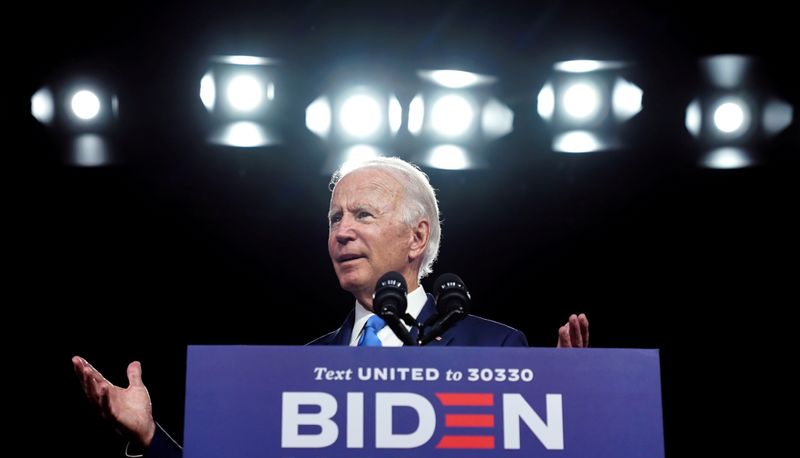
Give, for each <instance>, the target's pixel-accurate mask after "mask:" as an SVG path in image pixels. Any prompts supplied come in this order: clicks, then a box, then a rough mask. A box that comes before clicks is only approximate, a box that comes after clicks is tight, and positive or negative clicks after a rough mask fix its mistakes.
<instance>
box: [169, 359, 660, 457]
mask: <svg viewBox="0 0 800 458" xmlns="http://www.w3.org/2000/svg"><path fill="white" fill-rule="evenodd" d="M185 425H186V429H185V433H184V438H185V448H184V455H185V456H186V458H206V457H207V458H212V457H213V458H219V457H237V458H264V457H270V458H281V457H285V458H289V457H348V458H351V457H399V456H414V457H415V458H422V457H429V456H430V457H433V456H437V457H442V456H444V457H487V458H488V457H492V458H495V457H503V456H513V457H523V456H524V457H528V456H542V457H547V456H553V457H559V458H567V457H582V458H585V457H615V458H620V457H647V458H657V457H663V456H664V443H663V429H662V423H661V389H660V376H659V361H658V352H657V351H656V350H625V349H582V350H566V349H544V348H475V347H436V348H376V347H362V348H352V347H285V346H190V347H189V352H188V363H187V382H186V420H185Z"/></svg>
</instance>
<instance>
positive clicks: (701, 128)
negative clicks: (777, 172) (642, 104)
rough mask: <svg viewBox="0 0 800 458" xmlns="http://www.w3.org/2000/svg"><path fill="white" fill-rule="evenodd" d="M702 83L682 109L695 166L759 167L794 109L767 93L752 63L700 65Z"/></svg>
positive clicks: (730, 59) (736, 59)
mask: <svg viewBox="0 0 800 458" xmlns="http://www.w3.org/2000/svg"><path fill="white" fill-rule="evenodd" d="M700 68H701V71H702V76H703V78H704V82H705V84H703V85H701V86H700V87H699V88H698V89H699V94H698V96H697V97H695V98H694V99H693V100H692V101H691V102H690V103H689V105H688V106H687V107H686V118H685V125H686V130H687V131H689V133H690V134H691V135H692V136H693V137H695V138H696V139H697V141H698V143H699V149H700V152H699V157H698V164H699V165H701V166H703V167H709V168H716V169H735V168H742V167H749V166H754V165H758V164H760V163H761V162H763V160H764V159H765V155H764V147H765V146H766V145H765V143H766V141H767V140H768V139H769V137H771V136H774V135H776V134H777V133H779V132H780V131H782V130H783V129H785V128H786V127H787V126H788V125H789V124H790V123H791V122H792V107H791V105H789V104H788V103H786V102H784V101H782V100H779V99H778V98H776V97H774V96H773V95H771V94H769V92H768V89H767V88H766V87H765V85H764V84H763V78H761V77H760V76H761V75H758V65H757V62H756V60H755V59H753V58H751V57H748V56H741V55H720V56H711V57H706V58H703V59H701V60H700Z"/></svg>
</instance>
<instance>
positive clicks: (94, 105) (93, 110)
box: [70, 89, 100, 121]
mask: <svg viewBox="0 0 800 458" xmlns="http://www.w3.org/2000/svg"><path fill="white" fill-rule="evenodd" d="M70 106H71V107H72V112H73V113H74V114H75V116H77V117H78V118H80V119H82V120H84V121H89V120H91V119H94V118H95V117H96V116H97V115H98V113H100V99H99V98H97V95H95V93H94V92H92V91H89V90H86V89H83V90H80V91H78V92H76V93H75V95H73V96H72V100H71V103H70Z"/></svg>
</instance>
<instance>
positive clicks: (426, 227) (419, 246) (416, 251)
mask: <svg viewBox="0 0 800 458" xmlns="http://www.w3.org/2000/svg"><path fill="white" fill-rule="evenodd" d="M430 238H431V225H430V223H429V222H428V220H426V219H421V220H419V221H418V222H417V225H416V226H414V227H412V228H411V243H410V245H409V247H408V259H409V261H414V260H416V259H417V258H420V257H422V255H423V254H425V248H427V247H428V241H429V240H430Z"/></svg>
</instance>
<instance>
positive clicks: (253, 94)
mask: <svg viewBox="0 0 800 458" xmlns="http://www.w3.org/2000/svg"><path fill="white" fill-rule="evenodd" d="M227 95H228V102H229V103H230V104H231V106H232V107H233V108H234V109H236V110H239V111H241V112H249V111H253V110H254V109H255V108H256V107H258V106H259V105H260V104H261V102H262V100H263V99H264V89H263V88H262V84H261V82H260V81H259V80H258V79H256V78H255V77H253V76H251V75H238V76H235V77H233V78H232V79H231V81H230V82H229V83H228V90H227Z"/></svg>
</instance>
